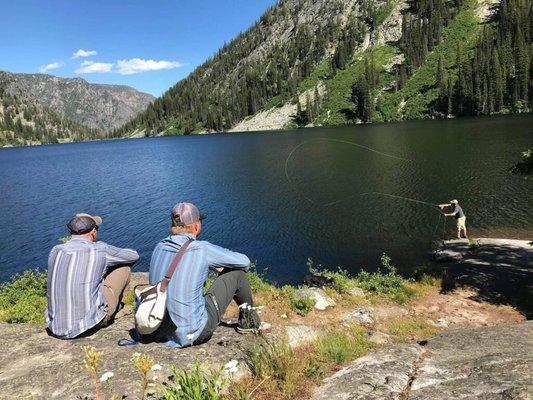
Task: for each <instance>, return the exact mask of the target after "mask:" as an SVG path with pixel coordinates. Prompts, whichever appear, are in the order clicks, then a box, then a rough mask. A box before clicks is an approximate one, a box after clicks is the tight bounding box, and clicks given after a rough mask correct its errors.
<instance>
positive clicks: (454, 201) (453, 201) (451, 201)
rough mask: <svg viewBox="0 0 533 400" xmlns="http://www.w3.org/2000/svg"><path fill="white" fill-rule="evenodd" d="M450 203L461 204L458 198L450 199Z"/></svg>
mask: <svg viewBox="0 0 533 400" xmlns="http://www.w3.org/2000/svg"><path fill="white" fill-rule="evenodd" d="M450 204H459V202H458V201H457V200H450Z"/></svg>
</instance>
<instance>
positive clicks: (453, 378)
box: [408, 322, 533, 400]
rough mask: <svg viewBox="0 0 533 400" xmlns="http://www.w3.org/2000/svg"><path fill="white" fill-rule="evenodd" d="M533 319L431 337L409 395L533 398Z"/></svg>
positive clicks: (442, 399) (420, 399)
mask: <svg viewBox="0 0 533 400" xmlns="http://www.w3.org/2000/svg"><path fill="white" fill-rule="evenodd" d="M532 349H533V322H526V323H523V324H516V325H505V326H498V327H492V328H474V329H461V330H456V331H450V332H447V333H444V334H442V335H439V336H436V337H434V338H432V339H431V340H429V342H428V345H427V346H426V350H427V351H428V352H429V354H430V356H428V357H425V358H424V359H423V360H422V362H421V364H420V367H419V369H418V373H417V375H416V378H415V379H414V381H413V383H412V386H411V390H410V392H409V397H408V398H409V399H412V400H427V399H432V400H448V399H465V400H466V399H468V400H473V399H479V400H482V399H531V398H533V386H532V384H533V372H532V371H533V352H532Z"/></svg>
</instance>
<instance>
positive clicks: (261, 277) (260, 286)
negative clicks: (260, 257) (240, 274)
mask: <svg viewBox="0 0 533 400" xmlns="http://www.w3.org/2000/svg"><path fill="white" fill-rule="evenodd" d="M267 271H268V268H265V269H263V271H261V272H257V266H256V264H255V263H252V265H250V269H249V270H248V281H249V282H250V287H251V289H252V292H254V293H257V292H261V291H264V290H268V289H270V287H271V285H270V284H269V283H268V282H267V281H266V280H265V275H266V273H267Z"/></svg>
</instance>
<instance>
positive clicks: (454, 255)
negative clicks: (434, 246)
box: [433, 250, 463, 262]
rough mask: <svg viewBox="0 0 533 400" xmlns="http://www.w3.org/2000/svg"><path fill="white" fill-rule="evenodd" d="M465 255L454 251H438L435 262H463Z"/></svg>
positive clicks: (435, 254) (434, 255) (434, 254)
mask: <svg viewBox="0 0 533 400" xmlns="http://www.w3.org/2000/svg"><path fill="white" fill-rule="evenodd" d="M462 259H463V254H462V253H460V252H458V251H453V250H437V251H435V252H434V253H433V260H435V261H436V262H449V261H461V260H462Z"/></svg>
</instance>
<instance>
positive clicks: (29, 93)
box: [0, 71, 154, 132]
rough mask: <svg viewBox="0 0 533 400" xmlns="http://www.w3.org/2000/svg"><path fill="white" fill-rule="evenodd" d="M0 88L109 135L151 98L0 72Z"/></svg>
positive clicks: (76, 82) (47, 77)
mask: <svg viewBox="0 0 533 400" xmlns="http://www.w3.org/2000/svg"><path fill="white" fill-rule="evenodd" d="M0 86H1V87H2V88H3V90H4V92H5V93H7V94H8V95H11V96H13V97H16V98H17V99H18V100H20V101H21V102H23V103H27V104H38V105H40V106H43V107H46V108H49V109H50V110H51V111H53V112H55V113H56V114H58V115H59V116H61V117H64V118H67V119H70V120H72V121H73V122H76V123H78V124H81V125H84V126H87V127H89V128H92V129H96V130H99V131H102V132H110V131H112V130H113V129H115V128H117V127H119V126H121V125H123V124H124V123H125V122H127V121H128V120H130V119H131V118H132V117H133V116H135V115H136V114H138V113H139V112H141V111H144V110H145V109H146V107H147V106H148V104H149V103H150V102H151V101H152V100H153V99H154V97H153V96H152V95H150V94H147V93H142V92H139V91H137V90H135V89H133V88H131V87H129V86H122V85H102V84H94V83H88V82H87V81H85V80H84V79H81V78H58V77H55V76H51V75H44V74H13V73H9V72H2V71H0Z"/></svg>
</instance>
